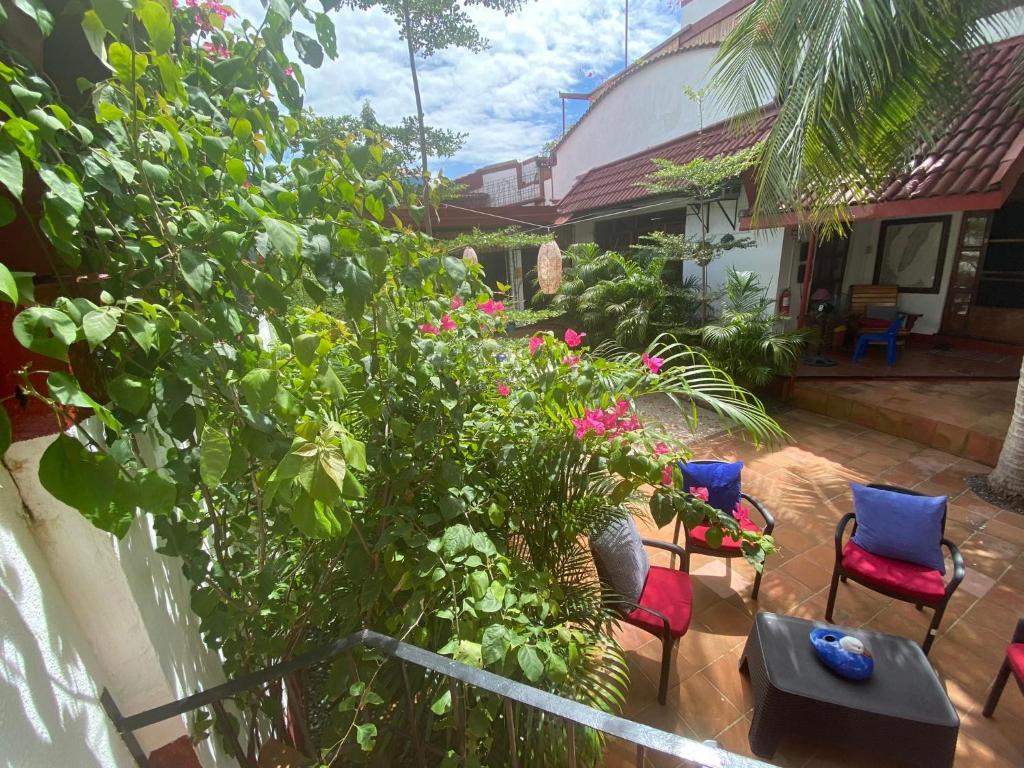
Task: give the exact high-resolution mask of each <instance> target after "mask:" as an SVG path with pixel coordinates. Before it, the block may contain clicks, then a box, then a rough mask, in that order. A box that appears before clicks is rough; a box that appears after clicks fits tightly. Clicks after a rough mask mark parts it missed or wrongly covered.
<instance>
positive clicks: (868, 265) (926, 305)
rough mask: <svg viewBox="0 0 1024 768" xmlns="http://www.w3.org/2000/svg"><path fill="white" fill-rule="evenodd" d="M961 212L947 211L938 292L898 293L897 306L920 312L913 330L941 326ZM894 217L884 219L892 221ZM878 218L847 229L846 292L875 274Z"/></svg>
mask: <svg viewBox="0 0 1024 768" xmlns="http://www.w3.org/2000/svg"><path fill="white" fill-rule="evenodd" d="M962 218H963V215H962V214H961V213H960V212H956V213H953V214H951V215H950V223H949V241H948V242H947V243H946V259H945V262H944V263H943V265H942V282H941V283H940V285H939V292H938V293H901V294H900V298H899V308H900V309H901V310H903V311H904V312H915V313H918V314H921V315H922V317H920V318H918V320H917V322H916V323H915V324H914V333H922V334H934V333H938V332H939V329H940V327H941V326H942V313H943V310H944V308H945V306H946V291H947V289H948V288H949V277H950V275H951V274H952V271H953V262H954V261H955V257H956V246H957V242H958V241H959V235H960V222H961V219H962ZM895 220H898V219H886V221H895ZM881 227H882V220H876V221H858V222H855V223H854V225H853V228H852V229H851V232H850V247H849V250H848V251H847V257H846V273H845V275H844V277H843V292H844V293H847V294H848V293H849V290H850V286H851V285H861V284H870V283H873V282H874V278H875V260H876V258H877V252H878V235H879V232H880V231H881Z"/></svg>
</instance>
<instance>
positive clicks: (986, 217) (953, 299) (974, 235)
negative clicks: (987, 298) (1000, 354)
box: [942, 211, 992, 336]
mask: <svg viewBox="0 0 1024 768" xmlns="http://www.w3.org/2000/svg"><path fill="white" fill-rule="evenodd" d="M991 223H992V214H991V212H988V211H981V212H973V213H965V214H964V217H963V221H962V222H961V224H960V240H959V242H958V244H957V251H956V254H955V256H954V258H955V259H956V261H955V263H954V264H953V273H952V274H951V275H950V278H949V290H948V291H947V293H946V312H945V315H944V316H943V319H942V332H943V333H948V334H950V335H952V336H967V335H969V330H968V320H969V318H970V313H971V307H972V306H973V304H974V290H975V288H976V287H977V284H978V269H979V267H980V266H981V259H982V255H983V254H984V252H985V241H986V239H987V238H988V229H989V225H990V224H991Z"/></svg>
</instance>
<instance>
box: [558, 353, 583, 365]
mask: <svg viewBox="0 0 1024 768" xmlns="http://www.w3.org/2000/svg"><path fill="white" fill-rule="evenodd" d="M579 364H580V356H579V355H566V356H565V357H563V358H562V365H568V366H569V367H570V368H572V367H573V366H576V365H579Z"/></svg>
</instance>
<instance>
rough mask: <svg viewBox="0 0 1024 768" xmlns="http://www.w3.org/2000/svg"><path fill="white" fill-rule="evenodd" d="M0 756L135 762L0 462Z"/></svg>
mask: <svg viewBox="0 0 1024 768" xmlns="http://www.w3.org/2000/svg"><path fill="white" fill-rule="evenodd" d="M0 627H2V630H0V745H2V746H0V764H2V765H3V766H5V767H7V768H37V767H38V768H44V767H45V766H74V767H75V768H134V766H135V762H134V761H133V760H132V758H131V756H130V755H129V754H128V750H127V749H126V748H125V747H124V743H123V742H122V741H121V739H120V737H119V736H118V734H117V732H116V731H115V730H114V728H113V726H112V725H111V723H110V720H109V719H107V716H106V714H105V713H104V711H103V708H102V707H101V706H100V704H99V694H100V689H101V688H102V685H103V683H102V680H100V679H99V677H100V675H99V674H98V673H97V669H98V668H99V664H98V662H97V660H96V658H95V656H94V655H93V651H92V647H91V646H90V644H89V642H88V640H87V639H86V638H85V636H84V634H83V633H82V631H81V629H80V627H79V625H78V623H77V622H76V620H75V618H74V613H73V612H72V610H71V609H70V607H69V606H68V603H67V601H66V600H65V598H64V595H63V594H62V593H61V589H60V586H59V585H58V584H57V582H56V581H55V580H54V579H53V577H52V575H51V574H50V571H49V567H48V563H47V560H46V558H45V556H44V555H43V553H42V552H41V551H40V549H39V547H38V545H37V544H36V541H35V539H34V537H33V535H32V532H31V530H30V528H29V525H28V524H27V522H26V518H25V512H24V509H23V507H22V499H21V497H20V496H19V494H18V491H17V488H16V487H15V484H14V481H13V479H12V478H11V475H10V474H9V473H8V472H7V469H6V468H5V467H4V466H3V465H2V464H0Z"/></svg>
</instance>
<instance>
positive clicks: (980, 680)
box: [607, 410, 1024, 768]
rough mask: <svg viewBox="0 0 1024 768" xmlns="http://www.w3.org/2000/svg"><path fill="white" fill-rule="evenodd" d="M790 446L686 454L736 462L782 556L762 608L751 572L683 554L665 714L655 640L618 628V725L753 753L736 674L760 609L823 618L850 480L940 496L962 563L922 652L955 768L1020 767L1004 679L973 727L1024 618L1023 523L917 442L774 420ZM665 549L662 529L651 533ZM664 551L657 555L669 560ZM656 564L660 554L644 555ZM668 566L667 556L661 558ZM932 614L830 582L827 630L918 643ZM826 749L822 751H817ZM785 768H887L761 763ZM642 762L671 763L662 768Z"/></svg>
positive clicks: (1023, 705) (619, 755)
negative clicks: (841, 628)
mask: <svg viewBox="0 0 1024 768" xmlns="http://www.w3.org/2000/svg"><path fill="white" fill-rule="evenodd" d="M780 422H781V424H782V425H783V427H784V428H785V429H786V430H787V431H788V432H789V434H790V435H791V436H792V438H793V442H792V443H791V444H789V445H786V446H784V447H779V448H776V449H774V450H764V451H758V450H756V449H754V448H753V447H751V446H749V445H747V444H744V443H743V442H741V441H739V440H737V439H735V438H732V437H729V436H728V435H719V436H717V437H711V438H707V439H704V440H702V441H700V442H698V443H696V444H695V445H694V448H695V452H696V455H697V456H698V457H707V458H721V459H729V460H735V459H738V458H739V459H743V460H744V461H745V462H746V468H745V469H744V473H743V481H744V490H745V491H747V492H749V493H751V494H753V495H755V496H757V497H758V498H760V499H761V500H762V501H763V502H764V503H765V504H766V505H767V506H768V508H769V509H770V511H771V512H772V513H773V514H774V515H775V517H776V520H777V526H776V529H775V537H776V541H777V543H778V546H779V552H778V553H776V554H775V555H773V556H771V557H770V559H769V562H768V565H767V568H766V569H765V576H764V580H763V582H762V585H761V593H760V599H759V600H758V601H757V603H754V602H753V601H751V600H750V597H749V595H750V586H751V581H752V579H753V569H752V568H750V566H748V565H747V564H746V563H745V562H743V561H742V560H737V561H734V562H733V564H732V565H731V566H730V565H727V563H728V562H729V561H725V560H720V559H715V558H707V557H701V556H699V555H695V556H693V559H692V562H691V573H692V574H693V575H694V576H695V579H694V618H693V621H692V623H691V626H690V630H689V632H688V633H687V634H686V635H685V636H684V637H683V638H682V640H681V641H680V643H679V646H678V650H677V652H676V656H675V658H674V659H673V665H672V679H671V688H670V691H669V697H668V704H667V706H664V707H662V706H659V705H658V703H657V679H658V671H659V661H660V658H661V643H660V641H659V640H657V639H654V638H652V637H651V636H650V635H648V634H645V633H644V632H642V631H640V630H638V629H635V628H633V627H630V626H626V625H620V633H619V640H620V642H621V643H622V645H623V647H624V649H625V650H626V651H627V659H628V661H629V665H630V669H631V672H632V686H631V689H630V693H629V698H628V701H627V705H626V710H625V713H626V716H628V717H631V718H634V719H636V720H639V721H641V722H644V723H648V724H650V725H653V726H656V727H659V728H664V729H666V730H670V731H674V732H676V733H679V734H682V735H686V736H690V737H693V738H699V739H716V740H717V741H719V742H720V743H721V744H722V745H723V746H724V747H726V748H727V749H730V750H732V751H735V752H738V753H742V754H751V753H750V748H749V745H748V742H747V732H748V729H749V727H750V716H751V712H752V709H751V698H750V689H749V684H748V683H747V680H746V678H745V677H742V676H741V675H740V674H739V672H738V670H737V665H738V661H739V658H740V653H741V651H742V648H743V644H744V641H745V640H746V636H747V632H748V631H749V629H750V626H751V620H752V616H753V615H754V613H755V612H756V611H758V610H765V611H774V612H777V613H785V614H792V615H796V616H801V617H804V618H808V619H817V620H823V619H824V614H825V604H826V599H827V596H828V586H829V580H830V577H831V573H832V567H833V562H834V545H833V535H834V531H835V526H836V523H837V522H838V521H839V519H840V517H841V516H842V515H843V514H844V513H846V512H848V511H850V509H851V494H850V491H849V487H848V483H849V481H851V480H856V481H860V482H886V483H890V484H894V485H901V486H904V487H908V488H915V489H916V490H919V491H922V492H924V493H928V494H934V495H939V494H944V495H948V496H949V497H950V505H949V512H948V515H949V517H948V522H947V525H946V535H947V537H949V538H950V539H951V540H953V542H954V543H956V544H957V545H958V546H959V547H960V549H961V552H962V553H963V556H964V559H965V561H966V564H967V577H966V578H965V580H964V582H963V584H961V586H960V589H959V590H958V591H957V592H956V593H955V594H954V596H953V598H952V600H951V602H950V605H949V607H948V609H947V611H946V615H945V618H944V620H943V622H942V626H941V628H940V634H939V636H938V638H937V639H936V641H935V645H934V647H933V648H932V651H931V654H930V657H929V658H930V660H931V661H932V663H933V664H934V666H935V667H936V669H937V671H938V672H939V676H940V678H941V679H942V680H943V682H944V684H945V685H946V688H947V692H948V693H949V696H950V698H951V700H952V702H953V704H954V706H955V707H956V709H957V711H958V713H959V716H960V721H961V724H960V734H959V741H958V745H957V762H956V764H957V766H965V767H966V766H970V767H971V768H973V767H974V766H984V767H988V766H1000V767H1002V766H1006V767H1007V768H1009V767H1010V766H1020V765H1024V733H1022V732H1021V730H1020V727H1019V723H1020V722H1021V718H1024V697H1022V696H1021V695H1020V694H1019V692H1018V691H1017V690H1016V686H1014V685H1013V684H1012V682H1011V684H1010V685H1008V686H1007V689H1006V692H1005V694H1004V696H1003V699H1002V702H1001V704H1000V706H999V709H998V710H997V711H996V714H995V717H994V718H993V719H991V720H986V719H984V718H982V716H981V709H982V705H983V703H984V699H985V696H986V694H987V691H988V687H989V685H990V684H991V682H992V678H993V677H994V676H995V674H996V671H997V670H998V668H999V665H1000V663H1001V659H1002V656H1003V653H1004V651H1005V648H1006V644H1007V642H1008V641H1009V638H1010V635H1011V634H1012V632H1013V628H1014V626H1015V624H1016V621H1017V618H1018V617H1019V616H1021V615H1024V597H1022V596H1021V588H1022V587H1024V555H1022V550H1024V517H1021V516H1018V515H1015V514H1012V513H1008V512H1003V511H1000V510H998V509H997V508H995V507H993V506H991V505H990V504H988V503H986V502H984V501H982V500H981V499H979V498H978V497H977V496H975V495H974V494H973V493H972V492H971V491H969V490H967V489H966V485H965V482H964V478H965V477H967V476H969V475H971V474H976V473H980V472H987V471H988V468H987V467H985V466H983V465H981V464H978V463H975V462H973V461H970V460H967V459H963V458H959V457H957V456H954V455H952V454H949V453H943V452H940V451H938V450H935V449H931V448H927V447H925V446H922V445H920V444H919V443H915V442H911V441H909V440H906V439H902V438H899V437H895V436H893V435H889V434H885V433H882V432H877V431H873V430H870V429H866V428H864V427H861V426H857V425H855V424H850V423H846V422H842V421H836V420H833V419H829V418H826V417H823V416H821V415H819V414H815V413H809V412H807V411H802V410H794V411H790V412H788V413H786V414H783V415H782V416H780ZM648 533H649V534H650V535H651V536H652V537H654V538H662V539H667V540H671V537H672V530H671V528H670V527H669V528H666V529H663V530H661V531H649V532H648ZM666 554H667V553H666ZM652 559H653V560H654V562H656V563H657V564H662V565H664V564H666V563H663V562H660V561H659V560H658V557H657V556H654V555H652ZM666 559H667V557H666ZM930 616H931V612H930V611H928V610H925V611H923V612H918V611H916V610H915V608H914V606H913V605H910V604H909V603H903V602H897V601H894V600H891V599H889V598H886V597H884V596H882V595H879V594H877V593H874V592H870V591H868V590H867V589H866V588H863V587H860V586H858V585H855V584H852V582H851V583H850V584H849V585H841V586H840V591H839V596H838V599H837V603H836V613H835V617H836V622H837V623H839V624H841V625H846V626H852V627H860V626H865V627H868V628H871V629H874V630H879V631H883V632H888V633H892V634H898V635H903V636H906V637H909V638H912V639H914V640H920V639H921V638H923V637H924V635H925V631H926V629H927V626H928V622H929V619H930ZM826 741H827V740H826ZM772 762H775V763H777V764H779V765H785V766H808V767H810V766H814V767H815V768H820V767H822V766H859V765H864V766H884V765H885V762H884V760H880V759H879V757H878V755H877V753H875V754H871V755H867V754H865V755H857V754H851V753H850V752H849V751H848V750H839V749H837V748H834V747H833V748H830V747H827V746H821V745H813V744H808V743H802V742H799V741H795V740H789V741H783V742H782V745H781V747H780V749H779V752H778V753H777V754H776V756H775V759H774V760H773V761H772ZM607 764H608V765H609V766H619V765H623V766H625V765H635V755H634V754H633V753H632V751H631V750H628V749H627V748H626V747H625V746H623V745H621V744H613V745H611V746H610V748H609V759H608V763H607ZM649 764H650V765H655V766H660V765H675V763H672V762H671V761H669V762H665V761H661V762H659V761H658V759H657V758H656V757H655V758H654V759H653V760H651V761H650V763H649Z"/></svg>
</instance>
